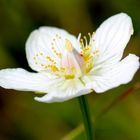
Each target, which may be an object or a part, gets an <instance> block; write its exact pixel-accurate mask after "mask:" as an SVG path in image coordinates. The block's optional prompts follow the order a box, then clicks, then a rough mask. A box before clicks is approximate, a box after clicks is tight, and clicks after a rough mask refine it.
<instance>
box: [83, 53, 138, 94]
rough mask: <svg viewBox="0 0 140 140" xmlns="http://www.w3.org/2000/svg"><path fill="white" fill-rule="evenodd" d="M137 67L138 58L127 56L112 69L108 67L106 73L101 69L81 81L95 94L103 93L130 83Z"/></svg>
mask: <svg viewBox="0 0 140 140" xmlns="http://www.w3.org/2000/svg"><path fill="white" fill-rule="evenodd" d="M139 66H140V63H139V58H138V57H137V56H135V55H133V54H129V55H128V56H127V57H125V58H124V59H123V60H122V61H120V62H119V63H118V64H116V65H114V67H110V69H108V71H106V70H104V69H102V70H101V71H100V72H99V73H96V74H95V73H94V75H89V76H85V77H84V78H83V81H84V82H86V83H87V87H89V88H92V89H94V90H95V91H96V92H97V93H101V92H105V91H107V90H109V89H112V88H114V87H117V86H119V85H121V84H126V83H128V82H130V81H131V80H132V78H133V76H134V74H135V73H136V71H137V70H138V69H139Z"/></svg>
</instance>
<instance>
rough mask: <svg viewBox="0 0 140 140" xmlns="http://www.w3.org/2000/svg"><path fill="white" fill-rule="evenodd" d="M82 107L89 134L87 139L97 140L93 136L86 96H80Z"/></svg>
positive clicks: (86, 129) (87, 133)
mask: <svg viewBox="0 0 140 140" xmlns="http://www.w3.org/2000/svg"><path fill="white" fill-rule="evenodd" d="M78 99H79V104H80V109H81V112H82V116H83V121H84V127H85V131H86V135H87V140H95V139H94V136H93V126H92V122H91V119H90V113H89V108H88V104H87V101H86V98H85V96H80V97H78Z"/></svg>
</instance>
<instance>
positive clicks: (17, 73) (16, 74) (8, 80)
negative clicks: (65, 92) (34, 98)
mask: <svg viewBox="0 0 140 140" xmlns="http://www.w3.org/2000/svg"><path fill="white" fill-rule="evenodd" d="M53 79H54V81H55V79H56V77H55V76H52V75H51V76H50V75H49V74H44V73H31V72H28V71H26V70H24V69H21V68H17V69H4V70H0V86H1V87H3V88H6V89H15V90H20V91H36V92H45V93H46V92H48V89H49V88H48V86H49V83H50V80H51V82H52V80H53Z"/></svg>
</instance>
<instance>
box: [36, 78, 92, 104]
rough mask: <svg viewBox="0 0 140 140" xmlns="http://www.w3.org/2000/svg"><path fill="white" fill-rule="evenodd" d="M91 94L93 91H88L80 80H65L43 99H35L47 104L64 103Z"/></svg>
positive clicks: (57, 84)
mask: <svg viewBox="0 0 140 140" xmlns="http://www.w3.org/2000/svg"><path fill="white" fill-rule="evenodd" d="M90 92H92V90H91V89H87V88H86V87H85V86H84V85H83V84H82V83H81V81H80V80H79V79H74V80H63V81H61V82H59V83H56V84H55V85H54V86H53V89H52V91H51V92H49V93H48V94H46V95H45V96H43V97H35V100H37V101H39V102H46V103H52V102H63V101H66V100H69V99H72V98H74V97H77V96H81V95H84V94H88V93H90Z"/></svg>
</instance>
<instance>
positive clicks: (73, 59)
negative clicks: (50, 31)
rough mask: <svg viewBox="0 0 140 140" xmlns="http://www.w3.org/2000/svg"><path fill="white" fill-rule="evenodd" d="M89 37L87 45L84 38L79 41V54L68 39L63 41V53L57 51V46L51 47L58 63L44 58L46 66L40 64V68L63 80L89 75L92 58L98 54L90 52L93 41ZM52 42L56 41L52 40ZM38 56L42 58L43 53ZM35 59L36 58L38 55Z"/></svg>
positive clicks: (47, 57) (50, 58) (92, 62)
mask: <svg viewBox="0 0 140 140" xmlns="http://www.w3.org/2000/svg"><path fill="white" fill-rule="evenodd" d="M89 37H90V40H89V43H88V41H87V38H86V37H85V36H84V37H83V39H80V46H79V47H81V48H80V49H81V52H78V51H77V50H76V49H75V48H74V46H73V44H72V42H71V41H70V40H68V39H65V43H64V48H63V52H60V51H58V49H57V48H56V47H57V46H52V47H51V49H52V52H53V53H54V54H55V56H57V59H58V62H59V63H56V62H57V59H56V58H55V59H54V58H53V57H50V56H44V57H46V59H47V64H41V66H42V67H43V69H44V70H47V71H48V72H51V73H53V74H56V75H58V76H62V77H64V78H65V79H73V78H80V77H82V76H83V75H85V74H87V73H89V72H90V70H91V69H92V68H93V65H94V58H95V57H96V56H97V55H98V53H99V52H98V50H96V51H94V52H93V51H92V47H93V46H91V45H93V40H92V37H91V35H90V34H89ZM53 41H56V40H54V39H53ZM53 44H55V42H53ZM40 55H41V56H42V57H43V53H40ZM36 57H38V54H37V56H36ZM34 60H35V62H36V60H37V58H34Z"/></svg>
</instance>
